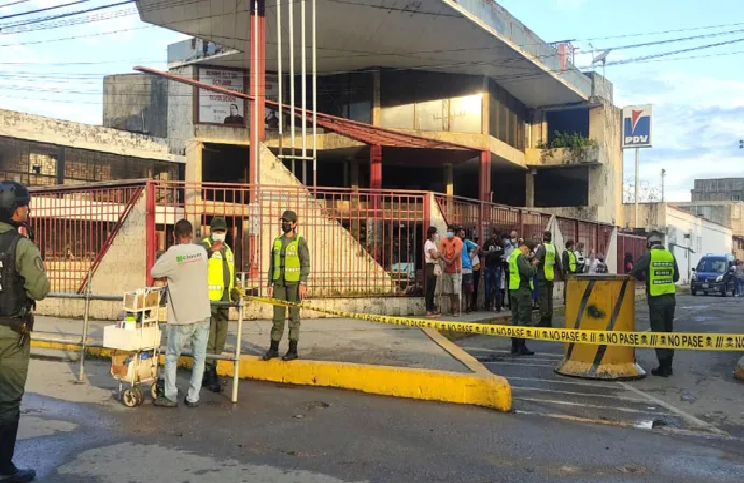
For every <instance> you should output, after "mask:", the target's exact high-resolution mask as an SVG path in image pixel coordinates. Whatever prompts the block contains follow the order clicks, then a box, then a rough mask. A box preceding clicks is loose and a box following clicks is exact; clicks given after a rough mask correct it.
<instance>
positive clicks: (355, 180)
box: [349, 160, 359, 189]
mask: <svg viewBox="0 0 744 483" xmlns="http://www.w3.org/2000/svg"><path fill="white" fill-rule="evenodd" d="M349 182H350V184H351V188H352V189H359V163H358V162H357V161H356V160H351V161H349Z"/></svg>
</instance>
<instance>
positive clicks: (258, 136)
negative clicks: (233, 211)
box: [248, 0, 266, 195]
mask: <svg viewBox="0 0 744 483" xmlns="http://www.w3.org/2000/svg"><path fill="white" fill-rule="evenodd" d="M265 5H266V4H265V0H258V5H257V7H258V10H255V11H254V3H253V2H251V3H250V9H251V14H250V22H251V23H250V29H249V30H250V53H249V54H248V57H249V58H250V61H251V63H250V80H249V87H250V93H251V94H252V95H253V96H255V97H254V99H253V100H252V101H250V126H249V127H248V131H249V132H250V140H251V147H250V176H249V177H248V182H249V183H251V184H258V180H259V179H260V177H259V166H260V163H259V150H260V144H261V143H262V142H263V141H264V129H265V125H264V121H263V120H264V118H265V117H266V113H265V104H264V99H265V97H266V30H265V28H266V16H265ZM256 23H258V29H255V28H253V26H254V25H255V24H256ZM256 46H257V47H258V48H256ZM256 51H258V55H255V52H256ZM256 120H258V122H256ZM256 126H258V129H256V128H255V127H256ZM251 195H253V190H252V191H251Z"/></svg>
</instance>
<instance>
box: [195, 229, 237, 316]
mask: <svg viewBox="0 0 744 483" xmlns="http://www.w3.org/2000/svg"><path fill="white" fill-rule="evenodd" d="M202 243H204V244H206V245H207V247H208V248H211V247H212V239H211V238H209V237H207V238H205V239H204V240H202ZM222 245H223V246H224V247H225V258H224V259H223V258H222V250H217V251H215V252H212V253H209V265H208V270H209V275H208V276H207V285H209V300H212V301H214V302H219V301H220V300H222V295H223V294H224V293H225V272H224V262H225V260H227V267H228V269H229V270H230V286H229V287H228V289H229V292H232V289H233V287H234V286H235V258H234V257H233V252H232V250H230V247H229V246H227V243H224V242H223V243H222ZM229 292H228V294H229Z"/></svg>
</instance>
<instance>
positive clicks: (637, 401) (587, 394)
mask: <svg viewBox="0 0 744 483" xmlns="http://www.w3.org/2000/svg"><path fill="white" fill-rule="evenodd" d="M518 389H519V390H523V391H538V392H549V393H553V394H563V395H565V396H586V397H606V398H610V399H616V400H618V401H625V402H634V403H646V404H647V403H648V400H647V399H633V398H631V397H625V396H616V395H614V394H591V393H587V392H575V391H559V390H556V389H543V388H541V387H531V386H512V392H514V391H516V390H518Z"/></svg>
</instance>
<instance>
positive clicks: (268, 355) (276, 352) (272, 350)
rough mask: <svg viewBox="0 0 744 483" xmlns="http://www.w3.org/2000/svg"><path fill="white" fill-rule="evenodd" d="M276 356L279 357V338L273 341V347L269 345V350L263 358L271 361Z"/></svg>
mask: <svg viewBox="0 0 744 483" xmlns="http://www.w3.org/2000/svg"><path fill="white" fill-rule="evenodd" d="M275 357H279V341H278V340H272V341H271V347H269V350H267V351H266V354H264V356H263V360H265V361H270V360H271V359H273V358H275Z"/></svg>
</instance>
